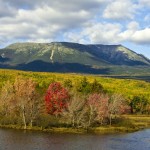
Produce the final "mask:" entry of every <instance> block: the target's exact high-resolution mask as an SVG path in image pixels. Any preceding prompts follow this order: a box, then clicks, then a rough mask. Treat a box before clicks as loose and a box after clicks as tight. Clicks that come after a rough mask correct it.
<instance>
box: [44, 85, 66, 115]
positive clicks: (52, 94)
mask: <svg viewBox="0 0 150 150" xmlns="http://www.w3.org/2000/svg"><path fill="white" fill-rule="evenodd" d="M68 99H69V93H68V91H67V89H65V88H64V87H62V85H61V84H60V83H58V82H54V83H51V84H50V85H49V87H48V90H47V92H46V95H45V104H46V110H47V113H49V114H51V115H56V116H58V115H60V114H61V113H62V111H63V109H66V108H67V100H68Z"/></svg>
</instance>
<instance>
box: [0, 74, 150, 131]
mask: <svg viewBox="0 0 150 150" xmlns="http://www.w3.org/2000/svg"><path fill="white" fill-rule="evenodd" d="M128 113H141V114H146V113H150V104H149V101H148V100H147V99H146V98H144V97H140V96H135V97H133V98H132V100H130V101H129V100H127V99H125V98H124V96H122V95H121V94H117V93H111V94H110V93H108V92H107V89H104V88H103V86H102V85H101V84H100V83H99V82H98V81H97V80H94V81H93V82H89V81H88V80H87V78H86V77H83V78H82V79H81V80H80V81H78V82H77V83H76V84H75V85H73V84H72V81H71V80H70V79H66V80H64V82H63V83H60V82H57V81H52V82H51V83H50V85H49V86H48V87H47V89H46V90H45V91H44V92H43V90H41V91H40V90H39V89H38V84H37V83H36V82H35V81H34V80H32V79H31V78H23V77H17V78H16V79H15V81H14V82H10V81H6V82H5V84H4V85H3V86H2V89H1V94H0V124H1V125H19V126H22V127H24V129H26V128H27V126H29V127H31V128H32V127H33V126H38V127H41V128H49V127H74V128H89V127H95V126H102V125H112V124H113V122H114V121H115V120H116V119H117V118H118V117H119V116H120V115H122V114H128Z"/></svg>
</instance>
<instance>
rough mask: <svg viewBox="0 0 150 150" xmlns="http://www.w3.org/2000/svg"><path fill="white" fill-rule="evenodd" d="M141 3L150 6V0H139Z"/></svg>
mask: <svg viewBox="0 0 150 150" xmlns="http://www.w3.org/2000/svg"><path fill="white" fill-rule="evenodd" d="M139 4H140V5H143V6H145V7H150V1H149V0H139Z"/></svg>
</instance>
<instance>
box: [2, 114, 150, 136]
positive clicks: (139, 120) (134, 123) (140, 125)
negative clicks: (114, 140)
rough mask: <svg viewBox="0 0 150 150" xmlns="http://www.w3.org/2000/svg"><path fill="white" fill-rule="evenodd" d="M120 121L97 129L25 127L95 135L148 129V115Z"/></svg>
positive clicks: (18, 127)
mask: <svg viewBox="0 0 150 150" xmlns="http://www.w3.org/2000/svg"><path fill="white" fill-rule="evenodd" d="M122 118H123V119H122V121H120V122H118V123H115V124H113V125H111V126H110V125H105V126H99V127H92V128H88V129H83V128H79V129H77V128H71V127H69V128H66V127H50V128H47V129H42V128H41V127H37V126H34V127H32V128H31V127H29V126H28V127H27V130H34V131H43V132H54V133H77V134H83V133H96V134H110V133H126V132H135V131H138V130H142V129H146V128H150V115H123V116H122ZM0 127H1V128H12V129H22V130H23V127H22V126H18V125H0Z"/></svg>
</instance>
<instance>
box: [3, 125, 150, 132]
mask: <svg viewBox="0 0 150 150" xmlns="http://www.w3.org/2000/svg"><path fill="white" fill-rule="evenodd" d="M0 128H1V129H14V130H24V131H41V132H47V133H73V134H90V133H94V134H115V133H132V132H136V131H140V130H143V129H149V128H150V127H138V126H137V127H134V128H131V127H123V126H122V127H121V126H120V127H115V126H103V127H93V128H88V129H83V128H66V127H51V128H48V129H42V128H41V127H36V126H34V127H32V128H31V127H29V126H28V127H27V129H24V128H23V127H21V126H17V125H0Z"/></svg>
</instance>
